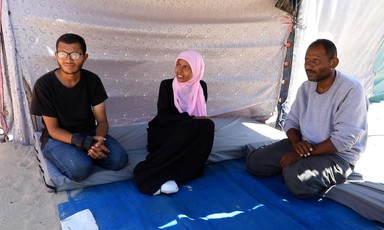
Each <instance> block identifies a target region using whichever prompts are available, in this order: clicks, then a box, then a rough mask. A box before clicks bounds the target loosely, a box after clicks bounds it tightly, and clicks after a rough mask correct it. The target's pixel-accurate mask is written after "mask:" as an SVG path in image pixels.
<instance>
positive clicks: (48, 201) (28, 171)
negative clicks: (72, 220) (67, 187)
mask: <svg viewBox="0 0 384 230" xmlns="http://www.w3.org/2000/svg"><path fill="white" fill-rule="evenodd" d="M0 162H1V167H0V175H1V176H0V206H1V209H0V229H4V230H8V229H9V230H11V229H19V230H21V229H52V230H54V229H61V226H60V220H59V215H58V211H57V205H58V204H59V203H62V202H65V201H67V196H66V193H65V192H60V193H56V194H55V193H51V192H47V189H46V187H45V184H44V181H43V179H42V177H41V175H40V171H39V166H38V162H37V160H36V157H35V149H34V148H33V147H32V146H23V145H20V144H14V143H1V144H0Z"/></svg>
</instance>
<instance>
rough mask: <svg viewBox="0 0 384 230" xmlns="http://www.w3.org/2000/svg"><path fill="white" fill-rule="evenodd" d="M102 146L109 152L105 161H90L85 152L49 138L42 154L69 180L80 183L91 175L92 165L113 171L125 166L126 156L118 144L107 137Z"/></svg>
mask: <svg viewBox="0 0 384 230" xmlns="http://www.w3.org/2000/svg"><path fill="white" fill-rule="evenodd" d="M104 145H105V146H106V147H107V148H108V149H109V150H110V151H109V153H108V154H107V158H105V159H96V160H95V159H92V158H91V157H89V156H88V155H87V153H86V152H85V151H83V150H81V149H79V148H77V147H75V146H73V145H70V144H67V143H64V142H61V141H57V140H55V139H52V138H49V140H48V142H47V143H46V145H45V146H44V148H43V149H42V152H43V155H44V157H46V158H47V159H49V160H50V161H51V162H52V163H53V164H54V165H55V166H56V167H57V168H58V169H59V171H60V172H61V173H63V174H64V175H65V176H66V177H68V178H69V179H70V180H73V181H81V180H84V179H86V178H87V177H89V176H90V175H91V174H92V170H93V166H94V164H96V165H98V166H100V167H102V168H105V169H107V170H113V171H118V170H120V169H122V168H124V167H125V166H126V165H127V163H128V154H127V152H126V151H125V150H124V148H123V146H121V145H120V143H119V142H117V141H116V140H115V139H114V138H113V137H111V136H109V135H107V136H106V141H105V142H104Z"/></svg>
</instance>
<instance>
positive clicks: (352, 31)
mask: <svg viewBox="0 0 384 230" xmlns="http://www.w3.org/2000/svg"><path fill="white" fill-rule="evenodd" d="M383 9H384V1H377V0H367V1H353V3H352V2H351V1H349V0H338V1H333V0H319V1H311V0H302V1H301V4H300V9H299V15H298V17H297V19H296V25H295V28H296V31H295V34H296V36H295V49H294V54H293V56H294V58H293V63H292V74H291V82H290V87H289V94H288V99H287V101H286V103H285V110H286V111H288V110H289V108H290V105H291V103H292V101H293V100H294V99H295V96H296V91H297V88H298V87H299V85H300V84H301V83H302V82H303V81H304V80H306V74H305V71H304V57H305V52H306V49H307V47H308V45H309V44H310V43H311V42H312V41H314V40H316V39H318V38H327V39H330V40H332V41H333V42H334V43H335V44H336V46H337V48H338V56H339V59H340V63H339V66H338V67H337V68H338V69H339V70H341V71H343V72H345V73H347V74H349V75H350V76H352V77H355V78H357V79H359V80H360V81H361V82H362V83H363V85H364V87H365V89H366V94H367V96H368V97H369V96H371V95H372V91H373V78H374V76H375V71H374V68H373V65H374V61H375V58H376V57H377V55H378V53H379V50H380V48H381V47H382V46H383V39H384V24H383V23H382V22H383Z"/></svg>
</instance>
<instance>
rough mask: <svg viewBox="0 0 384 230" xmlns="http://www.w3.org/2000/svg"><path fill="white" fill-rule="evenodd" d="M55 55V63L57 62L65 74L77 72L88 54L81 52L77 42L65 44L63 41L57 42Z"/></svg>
mask: <svg viewBox="0 0 384 230" xmlns="http://www.w3.org/2000/svg"><path fill="white" fill-rule="evenodd" d="M55 55H56V60H57V64H59V67H60V69H61V70H62V71H63V72H64V73H66V74H76V73H78V72H79V71H80V70H81V68H82V67H83V64H84V62H85V60H87V58H88V54H84V53H83V52H82V50H81V46H80V44H79V43H72V44H67V43H65V42H59V43H58V45H57V51H56V54H55Z"/></svg>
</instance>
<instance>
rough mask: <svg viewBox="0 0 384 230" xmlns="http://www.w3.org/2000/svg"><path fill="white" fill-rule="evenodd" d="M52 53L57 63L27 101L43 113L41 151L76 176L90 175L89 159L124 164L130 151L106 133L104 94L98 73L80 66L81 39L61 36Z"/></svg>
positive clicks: (83, 51)
mask: <svg viewBox="0 0 384 230" xmlns="http://www.w3.org/2000/svg"><path fill="white" fill-rule="evenodd" d="M55 56H56V60H57V63H58V65H59V68H57V69H55V70H53V71H51V72H49V73H47V74H45V75H43V76H42V77H40V78H39V79H38V80H37V81H36V83H35V85H34V89H33V97H32V104H31V113H32V114H34V115H38V116H42V120H43V124H44V129H43V133H42V136H41V139H40V141H41V148H42V152H43V155H44V156H45V157H46V158H47V159H49V160H50V161H51V162H52V163H53V164H54V165H55V166H56V167H57V168H58V169H59V170H60V171H61V172H62V173H63V174H64V175H65V176H67V177H68V178H69V179H71V180H74V181H81V180H84V179H86V178H87V177H88V176H90V174H91V173H92V167H93V164H97V165H99V166H100V167H103V168H105V169H108V170H115V171H117V170H120V169H122V168H124V167H125V166H126V165H127V162H128V155H127V153H126V151H125V150H124V148H123V147H122V146H121V145H120V144H119V143H118V142H117V141H116V140H115V139H114V138H113V137H111V136H109V135H108V129H109V124H108V120H107V116H106V111H105V100H106V99H107V98H108V96H107V93H106V91H105V89H104V86H103V84H102V82H101V80H100V78H99V77H98V76H97V75H96V74H94V73H92V72H90V71H87V70H85V69H82V66H83V64H84V62H85V61H86V60H87V58H88V54H87V53H86V44H85V41H84V39H83V38H82V37H80V36H79V35H76V34H64V35H62V36H61V37H59V39H58V40H57V42H56V53H55Z"/></svg>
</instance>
